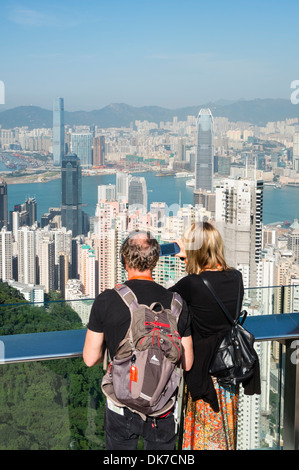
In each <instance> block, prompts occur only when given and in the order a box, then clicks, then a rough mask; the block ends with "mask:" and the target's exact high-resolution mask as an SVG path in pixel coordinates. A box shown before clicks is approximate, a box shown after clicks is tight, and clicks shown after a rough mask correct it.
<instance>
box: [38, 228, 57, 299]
mask: <svg viewBox="0 0 299 470" xmlns="http://www.w3.org/2000/svg"><path fill="white" fill-rule="evenodd" d="M54 266H55V247H54V240H52V239H51V236H44V237H43V238H42V239H41V240H40V241H39V284H40V285H41V286H44V288H45V292H50V291H51V290H54V288H55V268H54Z"/></svg>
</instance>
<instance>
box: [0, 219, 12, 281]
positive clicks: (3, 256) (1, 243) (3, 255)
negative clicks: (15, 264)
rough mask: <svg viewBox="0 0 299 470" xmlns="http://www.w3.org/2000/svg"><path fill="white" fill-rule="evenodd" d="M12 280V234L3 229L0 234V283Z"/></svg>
mask: <svg viewBox="0 0 299 470" xmlns="http://www.w3.org/2000/svg"><path fill="white" fill-rule="evenodd" d="M12 278H13V275H12V232H9V231H7V230H6V227H3V228H2V230H1V232H0V281H2V282H3V281H8V280H10V279H12Z"/></svg>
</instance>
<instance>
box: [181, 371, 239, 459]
mask: <svg viewBox="0 0 299 470" xmlns="http://www.w3.org/2000/svg"><path fill="white" fill-rule="evenodd" d="M213 381H214V387H215V390H216V393H217V397H218V402H219V408H220V411H219V412H218V413H215V412H214V411H213V409H212V408H211V406H210V405H209V404H208V403H206V402H204V401H203V400H197V401H195V402H193V401H192V398H191V396H190V394H189V393H187V402H186V410H185V421H184V434H183V445H182V449H183V450H235V449H236V445H237V414H238V402H239V390H238V387H232V386H230V387H223V386H220V385H219V384H218V383H217V381H216V379H214V378H213Z"/></svg>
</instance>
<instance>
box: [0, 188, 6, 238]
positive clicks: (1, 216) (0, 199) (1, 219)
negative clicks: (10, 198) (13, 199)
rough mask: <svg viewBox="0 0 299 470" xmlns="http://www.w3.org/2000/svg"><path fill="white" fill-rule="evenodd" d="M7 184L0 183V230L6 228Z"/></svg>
mask: <svg viewBox="0 0 299 470" xmlns="http://www.w3.org/2000/svg"><path fill="white" fill-rule="evenodd" d="M7 223H8V217H7V184H6V182H5V181H0V229H1V228H2V227H7Z"/></svg>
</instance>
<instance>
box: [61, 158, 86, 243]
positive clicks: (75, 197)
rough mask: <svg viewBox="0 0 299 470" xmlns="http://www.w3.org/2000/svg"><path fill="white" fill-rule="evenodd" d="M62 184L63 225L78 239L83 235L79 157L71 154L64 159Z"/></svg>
mask: <svg viewBox="0 0 299 470" xmlns="http://www.w3.org/2000/svg"><path fill="white" fill-rule="evenodd" d="M61 184H62V197H61V224H62V226H63V227H66V229H67V230H71V231H72V235H73V237H76V236H77V235H81V234H82V178H81V166H80V160H79V158H78V157H77V155H75V154H69V155H66V156H65V157H64V158H63V159H62V164H61Z"/></svg>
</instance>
